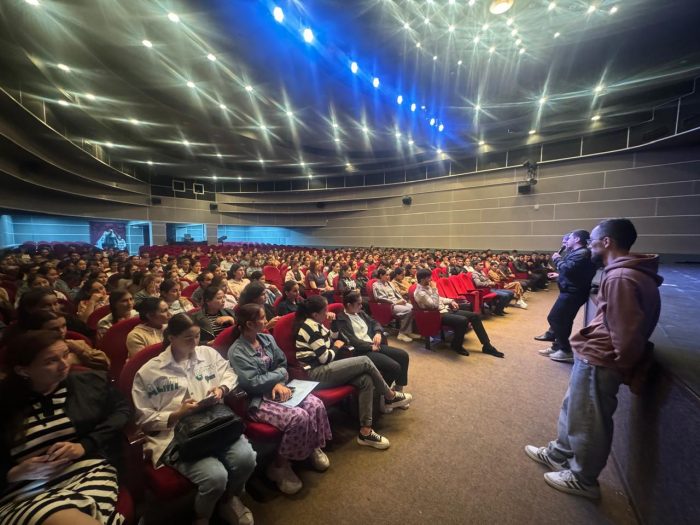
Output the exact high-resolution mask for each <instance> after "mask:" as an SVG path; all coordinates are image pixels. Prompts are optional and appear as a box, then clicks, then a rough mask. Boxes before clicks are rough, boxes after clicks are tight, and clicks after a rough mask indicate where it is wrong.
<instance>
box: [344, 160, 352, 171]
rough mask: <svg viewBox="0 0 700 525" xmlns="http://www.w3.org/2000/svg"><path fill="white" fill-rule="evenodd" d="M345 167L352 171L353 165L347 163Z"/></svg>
mask: <svg viewBox="0 0 700 525" xmlns="http://www.w3.org/2000/svg"><path fill="white" fill-rule="evenodd" d="M345 167H346V168H347V169H348V170H352V164H350V163H349V162H346V163H345Z"/></svg>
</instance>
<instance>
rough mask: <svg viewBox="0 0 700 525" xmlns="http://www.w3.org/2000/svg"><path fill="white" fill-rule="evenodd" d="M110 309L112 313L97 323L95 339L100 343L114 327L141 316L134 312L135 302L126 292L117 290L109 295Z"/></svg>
mask: <svg viewBox="0 0 700 525" xmlns="http://www.w3.org/2000/svg"><path fill="white" fill-rule="evenodd" d="M109 309H110V312H109V313H108V314H107V315H105V316H104V317H103V318H102V319H100V320H99V321H98V322H97V334H96V336H95V337H96V341H98V342H99V341H100V340H102V338H103V337H104V335H105V333H106V332H107V330H109V329H110V328H112V326H113V325H115V324H116V323H118V322H119V321H123V320H124V319H131V318H132V317H135V316H137V315H138V314H139V313H138V312H137V311H136V310H134V300H133V298H132V297H131V294H130V293H129V292H127V291H126V290H116V291H114V292H112V293H110V294H109Z"/></svg>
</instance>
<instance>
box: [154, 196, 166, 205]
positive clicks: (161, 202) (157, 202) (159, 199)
mask: <svg viewBox="0 0 700 525" xmlns="http://www.w3.org/2000/svg"><path fill="white" fill-rule="evenodd" d="M151 204H153V205H157V204H163V200H162V199H161V198H160V197H151Z"/></svg>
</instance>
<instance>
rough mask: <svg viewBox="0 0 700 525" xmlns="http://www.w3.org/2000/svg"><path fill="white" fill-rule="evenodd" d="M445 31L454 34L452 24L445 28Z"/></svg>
mask: <svg viewBox="0 0 700 525" xmlns="http://www.w3.org/2000/svg"><path fill="white" fill-rule="evenodd" d="M447 30H448V31H449V32H450V33H454V30H455V26H453V25H452V24H450V25H449V26H447Z"/></svg>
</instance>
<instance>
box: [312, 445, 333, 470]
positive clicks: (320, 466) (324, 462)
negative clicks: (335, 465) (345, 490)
mask: <svg viewBox="0 0 700 525" xmlns="http://www.w3.org/2000/svg"><path fill="white" fill-rule="evenodd" d="M309 457H310V458H311V464H312V465H313V467H314V469H316V470H317V471H319V472H324V471H326V470H328V467H330V466H331V462H330V460H329V459H328V456H326V453H325V452H324V451H323V450H321V449H320V448H315V449H314V451H313V452H312V453H311V456H309Z"/></svg>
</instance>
